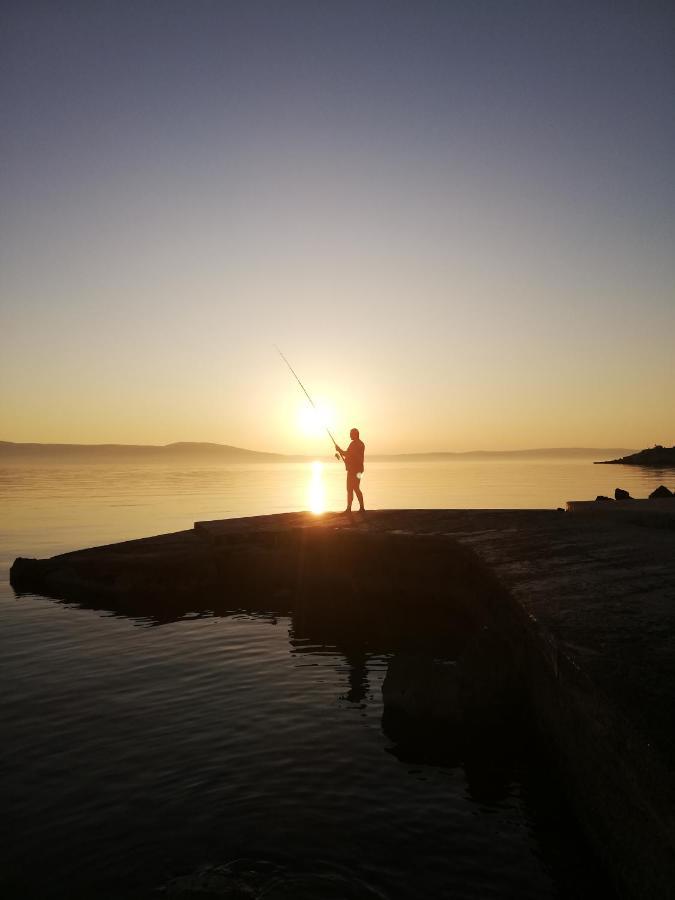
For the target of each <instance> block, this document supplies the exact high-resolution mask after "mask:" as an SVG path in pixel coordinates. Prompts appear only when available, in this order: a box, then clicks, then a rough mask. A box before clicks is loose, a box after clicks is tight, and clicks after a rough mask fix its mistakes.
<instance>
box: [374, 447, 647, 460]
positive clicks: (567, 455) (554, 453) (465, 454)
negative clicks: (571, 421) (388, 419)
mask: <svg viewBox="0 0 675 900" xmlns="http://www.w3.org/2000/svg"><path fill="white" fill-rule="evenodd" d="M632 452H633V451H632V450H630V449H626V448H625V447H609V448H606V447H605V448H598V447H542V448H540V449H535V450H465V451H459V452H458V451H454V452H451V451H447V452H444V451H438V452H434V453H400V454H394V455H388V456H384V455H374V454H371V455H370V456H369V459H381V460H400V461H401V462H406V461H410V462H417V461H419V462H424V461H429V462H432V461H434V460H439V461H440V460H444V459H448V460H449V459H458V460H461V459H466V460H471V459H475V460H482V459H514V460H518V459H523V460H527V459H588V460H594V459H595V458H596V457H598V456H609V455H610V454H618V453H632Z"/></svg>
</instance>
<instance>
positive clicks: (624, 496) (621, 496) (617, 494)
mask: <svg viewBox="0 0 675 900" xmlns="http://www.w3.org/2000/svg"><path fill="white" fill-rule="evenodd" d="M614 499H615V500H632V499H633V498H632V497H631V495H630V494H629V493H628V491H624V490H623V488H615V489H614Z"/></svg>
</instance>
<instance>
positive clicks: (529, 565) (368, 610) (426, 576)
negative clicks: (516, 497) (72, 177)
mask: <svg viewBox="0 0 675 900" xmlns="http://www.w3.org/2000/svg"><path fill="white" fill-rule="evenodd" d="M11 580H12V584H13V585H14V587H15V590H17V592H19V593H21V592H27V591H32V592H38V593H44V594H47V595H49V596H53V597H58V598H63V599H66V600H74V601H80V602H86V603H87V604H88V605H91V604H93V603H96V604H98V605H100V606H101V607H102V608H110V609H118V610H120V611H127V612H130V613H131V614H148V615H153V616H155V617H156V618H158V619H159V620H161V618H162V616H163V615H166V616H167V617H170V616H173V617H175V616H176V615H180V614H181V613H182V612H187V611H191V610H195V609H197V610H201V609H226V608H231V609H237V608H244V607H245V606H246V604H247V602H249V599H248V598H252V597H257V598H258V601H257V602H258V603H260V598H261V597H262V598H264V603H265V604H266V606H268V607H269V608H270V609H271V610H276V611H278V612H284V611H289V612H290V611H293V612H294V614H297V615H299V616H300V617H301V620H302V621H303V622H305V623H306V624H307V627H308V628H315V629H319V630H321V629H326V630H327V631H328V632H329V633H330V634H335V633H340V632H345V633H346V632H348V631H349V630H350V629H358V630H359V633H361V632H364V631H365V633H367V634H369V635H371V636H372V640H373V642H375V644H377V641H378V640H383V629H384V630H385V631H387V630H388V631H387V637H388V639H391V638H392V635H393V634H394V631H395V629H396V628H397V627H398V628H399V630H400V633H403V632H405V633H406V634H408V633H409V632H412V631H414V630H415V628H417V627H419V628H420V629H421V630H426V631H427V632H433V633H434V634H435V635H436V636H437V638H438V640H439V641H443V642H445V643H448V644H451V643H452V641H453V640H456V639H457V635H458V633H460V632H461V633H462V635H463V639H464V640H466V639H468V638H469V637H470V636H471V635H472V634H474V633H475V632H476V630H477V629H480V628H481V627H484V626H485V622H487V621H489V623H490V627H492V628H493V629H495V628H496V629H497V630H498V631H499V632H500V633H501V634H503V635H504V636H505V637H506V638H508V641H509V643H510V647H511V649H512V650H513V651H514V652H515V653H516V654H517V655H518V657H519V665H520V666H521V667H522V670H523V672H524V674H525V679H524V680H525V683H526V688H527V692H528V695H529V701H530V704H531V706H530V708H531V710H532V715H533V716H534V717H535V718H536V721H537V725H538V727H539V729H540V731H541V732H542V734H543V735H544V736H545V738H546V739H547V741H548V743H549V745H550V748H551V751H552V753H553V754H554V757H555V759H556V762H557V772H558V773H559V777H560V778H562V779H563V780H564V783H565V785H566V788H567V791H568V794H569V797H570V800H571V802H572V804H573V805H574V807H575V809H576V811H577V815H578V818H579V820H580V822H581V823H582V825H583V827H584V829H585V830H586V833H587V834H588V836H589V838H590V840H591V842H592V844H593V846H594V847H595V849H596V851H597V853H598V854H599V855H600V857H601V858H602V859H603V860H604V862H605V864H606V866H607V868H608V870H609V871H610V873H611V875H612V876H613V879H614V882H615V884H616V887H617V890H618V892H619V894H620V896H625V897H630V898H637V897H640V898H642V897H645V898H646V897H649V898H653V897H667V896H670V895H671V894H672V893H673V890H674V889H675V703H674V702H673V696H674V689H675V530H673V529H672V528H670V527H668V524H667V523H666V525H665V527H664V519H663V517H662V516H658V517H647V518H642V517H638V518H636V519H633V518H631V517H630V516H608V515H602V516H585V515H576V514H574V513H564V512H561V511H548V510H514V511H510V510H498V511H490V510H382V511H376V512H370V513H368V514H367V516H366V517H364V518H361V517H359V515H358V514H354V515H353V516H352V517H349V516H345V515H332V514H326V515H323V516H314V515H312V514H309V513H291V514H285V515H278V516H262V517H255V518H250V519H232V520H220V521H215V522H198V523H195V526H194V528H193V529H192V530H188V531H184V532H179V533H177V534H174V535H163V536H159V537H155V538H146V539H144V540H139V541H129V542H126V543H122V544H116V545H111V546H108V547H100V548H93V549H89V550H82V551H76V552H74V553H68V554H63V555H61V556H58V557H54V558H53V559H50V560H28V559H18V560H16V562H15V564H14V566H13V567H12V573H11ZM451 614H452V615H451ZM458 623H459V624H458Z"/></svg>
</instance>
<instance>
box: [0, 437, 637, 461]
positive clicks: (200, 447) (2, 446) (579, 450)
mask: <svg viewBox="0 0 675 900" xmlns="http://www.w3.org/2000/svg"><path fill="white" fill-rule="evenodd" d="M636 449H638V448H630V447H512V448H506V449H502V450H496V449H494V448H475V447H474V448H471V449H465V450H442V449H441V450H439V449H431V450H422V451H414V450H410V451H405V450H404V451H402V452H400V453H383V452H380V451H378V450H377V449H376V450H375V451H373V452H369V453H368V456H369V457H372V458H382V457H391V458H397V457H403V456H415V457H423V456H471V455H483V454H485V455H491V454H494V455H502V456H508V455H516V454H530V455H534V454H540V455H551V454H555V453H559V454H563V455H585V454H588V455H590V454H594V453H610V452H612V453H617V454H618V453H621V454H625V453H631V452H634V450H636ZM12 451H13V452H16V453H21V451H24V452H30V451H35V452H40V451H44V452H45V453H46V452H49V451H52V452H60V451H65V452H68V451H82V452H87V451H101V452H103V451H111V452H114V451H120V452H123V451H139V452H147V453H150V452H152V451H181V452H186V453H188V454H189V453H194V454H195V455H196V454H199V453H200V452H204V451H209V452H219V451H223V452H224V453H232V454H235V455H236V454H244V455H251V456H260V457H272V458H279V459H281V460H283V459H286V458H289V459H303V460H305V459H312V458H313V456H317V455H322V456H328V455H331V448H330V446H329V445H328V444H327V443H326V445H325V446H324V448H323V453H321V454H311V453H309V454H308V453H304V454H287V453H280V452H278V451H275V450H268V449H259V448H251V447H238V446H235V445H233V444H221V443H217V442H208V441H172V442H170V443H168V444H122V443H118V442H110V443H101V444H88V443H61V442H59V443H46V442H40V441H27V442H20V441H7V440H0V457H2V455H3V454H6V453H7V452H12Z"/></svg>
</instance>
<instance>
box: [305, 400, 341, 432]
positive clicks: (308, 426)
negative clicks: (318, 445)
mask: <svg viewBox="0 0 675 900" xmlns="http://www.w3.org/2000/svg"><path fill="white" fill-rule="evenodd" d="M333 418H334V417H333V411H332V410H331V409H330V408H329V407H328V406H326V405H325V404H323V403H317V405H316V408H314V407H313V406H309V404H304V405H303V406H300V407H299V408H298V415H297V419H298V427H299V429H300V431H301V432H302V433H303V434H304V435H307V436H309V437H318V436H319V435H321V434H324V433H325V431H326V429H327V428H328V429H331V428H332V427H333Z"/></svg>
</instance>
